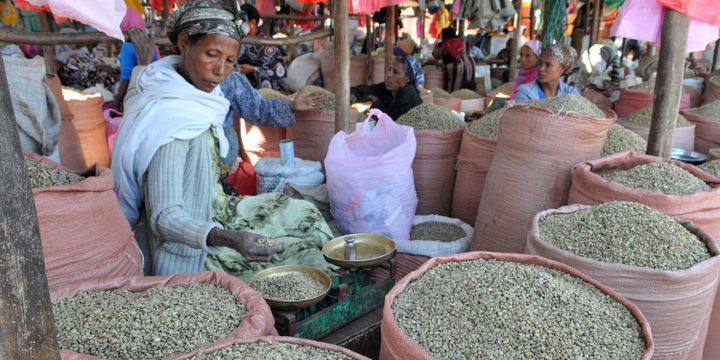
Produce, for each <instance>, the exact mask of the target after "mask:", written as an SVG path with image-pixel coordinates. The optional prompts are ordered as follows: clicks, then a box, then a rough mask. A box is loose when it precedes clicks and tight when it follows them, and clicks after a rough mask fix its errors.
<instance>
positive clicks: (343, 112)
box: [333, 0, 351, 132]
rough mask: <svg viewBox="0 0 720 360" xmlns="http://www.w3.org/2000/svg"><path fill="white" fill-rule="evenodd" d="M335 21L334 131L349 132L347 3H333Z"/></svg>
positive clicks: (345, 0)
mask: <svg viewBox="0 0 720 360" xmlns="http://www.w3.org/2000/svg"><path fill="white" fill-rule="evenodd" d="M333 3H334V8H333V16H334V19H335V79H336V81H337V82H336V83H335V131H336V132H337V131H341V130H342V131H345V132H350V130H351V129H350V121H349V120H350V45H349V44H348V2H347V0H335V1H333Z"/></svg>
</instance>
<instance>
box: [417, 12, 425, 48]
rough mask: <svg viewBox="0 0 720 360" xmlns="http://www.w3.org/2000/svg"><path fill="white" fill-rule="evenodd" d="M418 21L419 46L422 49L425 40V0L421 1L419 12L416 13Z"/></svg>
mask: <svg viewBox="0 0 720 360" xmlns="http://www.w3.org/2000/svg"><path fill="white" fill-rule="evenodd" d="M418 21H420V48H421V49H422V46H423V43H424V42H425V1H421V4H420V14H419V15H418ZM422 56H423V55H422V51H421V52H420V58H421V59H422Z"/></svg>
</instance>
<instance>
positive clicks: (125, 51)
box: [118, 42, 157, 80]
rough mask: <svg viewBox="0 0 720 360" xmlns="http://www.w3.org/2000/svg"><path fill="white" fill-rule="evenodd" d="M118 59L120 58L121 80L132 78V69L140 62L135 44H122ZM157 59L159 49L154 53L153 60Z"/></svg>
mask: <svg viewBox="0 0 720 360" xmlns="http://www.w3.org/2000/svg"><path fill="white" fill-rule="evenodd" d="M118 60H120V80H130V77H131V76H132V70H133V68H134V67H135V66H136V65H137V63H138V61H137V52H135V46H133V44H132V43H131V42H124V43H123V44H122V46H121V47H120V54H119V55H118ZM156 60H157V51H155V53H153V59H152V61H156Z"/></svg>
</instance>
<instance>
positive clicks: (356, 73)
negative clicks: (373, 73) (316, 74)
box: [320, 50, 368, 92]
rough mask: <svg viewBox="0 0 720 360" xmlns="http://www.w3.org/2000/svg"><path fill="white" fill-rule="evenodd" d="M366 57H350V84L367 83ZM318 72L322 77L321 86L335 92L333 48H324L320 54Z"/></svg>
mask: <svg viewBox="0 0 720 360" xmlns="http://www.w3.org/2000/svg"><path fill="white" fill-rule="evenodd" d="M367 65H368V64H367V57H366V56H351V57H350V86H351V87H352V86H357V85H364V84H367V71H368V66H367ZM320 72H321V73H322V78H323V87H324V88H325V89H326V90H329V91H332V92H335V91H336V90H337V89H336V88H335V87H336V86H337V85H336V80H335V74H336V71H335V52H334V51H333V50H324V51H323V52H322V55H321V56H320Z"/></svg>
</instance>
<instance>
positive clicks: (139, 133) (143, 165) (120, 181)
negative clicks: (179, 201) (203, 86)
mask: <svg viewBox="0 0 720 360" xmlns="http://www.w3.org/2000/svg"><path fill="white" fill-rule="evenodd" d="M179 62H180V57H179V56H168V57H165V58H163V59H161V60H159V61H156V62H154V63H152V64H150V65H149V66H148V67H146V68H145V69H143V70H141V72H140V73H138V74H137V92H133V93H132V94H130V93H129V94H128V96H129V97H128V98H127V99H126V100H125V114H124V116H123V123H122V125H121V127H120V131H119V133H118V137H117V139H116V141H115V144H114V146H113V154H112V165H111V170H112V174H113V179H114V180H115V192H116V193H117V196H118V200H120V206H121V207H122V209H123V212H124V213H125V216H126V217H127V219H128V221H129V222H130V225H131V226H134V225H135V224H136V223H137V221H138V218H139V214H140V205H141V204H142V201H143V198H144V194H143V186H144V180H145V172H146V171H147V169H148V167H149V166H150V161H151V160H152V158H153V156H154V155H155V152H157V150H158V149H159V148H160V147H161V146H163V145H165V144H167V143H169V142H171V141H173V140H190V139H194V138H195V137H197V136H199V135H200V134H202V133H203V132H205V131H206V130H207V129H209V128H212V129H213V132H214V133H215V136H216V137H217V138H218V139H219V142H220V155H221V156H225V155H226V154H227V152H228V148H229V145H228V141H227V139H226V138H225V133H224V132H223V129H222V124H223V122H224V121H225V116H226V115H227V112H228V109H229V108H230V103H229V102H228V101H227V100H226V99H225V97H224V96H223V93H222V90H220V86H218V87H216V88H215V89H214V90H213V91H212V92H210V93H207V92H204V91H202V90H199V89H197V88H196V87H195V86H193V85H192V84H190V83H188V82H187V81H186V80H185V79H184V78H183V77H182V76H181V75H180V74H178V72H177V70H176V66H177V64H178V63H179Z"/></svg>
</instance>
